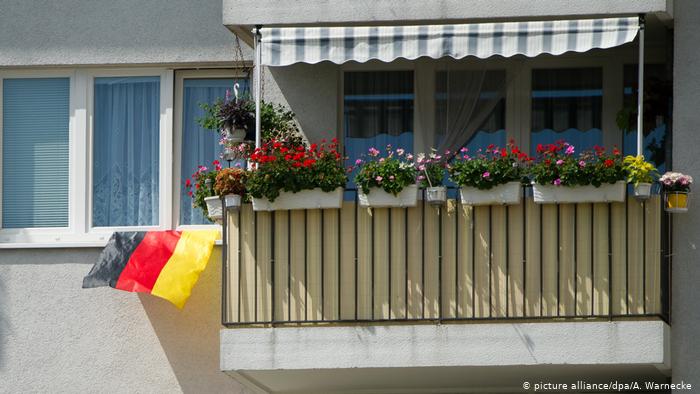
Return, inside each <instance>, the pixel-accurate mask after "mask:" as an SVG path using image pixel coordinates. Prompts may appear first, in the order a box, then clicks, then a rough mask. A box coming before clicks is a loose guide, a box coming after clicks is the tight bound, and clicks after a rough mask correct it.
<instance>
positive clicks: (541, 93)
mask: <svg viewBox="0 0 700 394" xmlns="http://www.w3.org/2000/svg"><path fill="white" fill-rule="evenodd" d="M602 112H603V72H602V69H600V68H572V69H542V70H533V71H532V133H531V135H530V151H531V153H533V154H534V153H535V149H536V147H537V144H549V143H553V142H556V141H558V140H565V141H567V142H569V143H570V144H572V145H574V146H575V147H576V149H577V150H578V151H581V150H586V149H591V148H592V147H593V146H594V145H603V132H602V130H601V124H602V121H601V118H602Z"/></svg>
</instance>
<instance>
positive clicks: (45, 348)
mask: <svg viewBox="0 0 700 394" xmlns="http://www.w3.org/2000/svg"><path fill="white" fill-rule="evenodd" d="M98 253H99V250H97V249H72V250H51V249H46V250H23V251H10V250H5V251H0V393H19V392H52V393H55V392H73V393H77V392H122V393H127V392H128V393H137V392H142V393H175V392H185V393H224V392H226V393H241V392H243V391H242V388H241V386H239V385H238V384H237V383H236V382H235V381H234V380H233V379H231V378H230V377H229V376H227V375H225V374H224V373H222V372H219V329H220V318H221V309H220V298H221V293H220V288H221V287H220V286H221V285H220V258H219V256H220V252H219V251H218V250H215V254H214V257H213V258H212V261H211V262H210V264H209V266H208V267H207V269H206V270H205V271H204V273H203V274H202V277H201V279H200V281H199V282H198V283H197V285H196V286H195V288H194V291H193V294H192V297H191V298H190V300H189V301H188V303H187V305H186V306H185V308H184V309H183V310H182V311H179V310H178V309H177V308H175V307H173V306H172V305H170V304H169V303H168V302H167V301H164V300H161V299H159V298H156V297H152V296H150V295H144V294H140V295H137V294H134V293H126V292H122V291H117V290H113V289H109V288H98V289H81V285H82V278H83V276H84V275H85V274H86V273H87V272H88V271H89V270H90V267H91V264H92V263H94V261H95V258H96V257H97V255H98Z"/></svg>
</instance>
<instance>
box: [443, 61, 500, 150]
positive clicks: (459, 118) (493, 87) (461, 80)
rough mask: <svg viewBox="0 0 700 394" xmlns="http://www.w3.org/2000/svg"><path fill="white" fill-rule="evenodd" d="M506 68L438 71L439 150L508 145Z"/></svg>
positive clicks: (476, 148)
mask: <svg viewBox="0 0 700 394" xmlns="http://www.w3.org/2000/svg"><path fill="white" fill-rule="evenodd" d="M505 84H506V78H505V71H502V70H489V71H485V70H449V71H438V72H437V73H436V74H435V142H434V146H435V147H436V148H438V150H440V151H444V150H447V149H449V150H451V151H456V150H458V149H460V148H462V147H467V148H468V149H469V151H470V152H475V151H477V150H478V149H481V148H486V147H487V146H488V145H489V144H494V145H497V146H505V144H506V131H505V87H506V86H505Z"/></svg>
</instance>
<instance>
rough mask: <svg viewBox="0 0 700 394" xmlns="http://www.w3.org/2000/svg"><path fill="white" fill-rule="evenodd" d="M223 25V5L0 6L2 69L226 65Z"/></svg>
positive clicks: (228, 40) (77, 1) (160, 0)
mask: <svg viewBox="0 0 700 394" xmlns="http://www.w3.org/2000/svg"><path fill="white" fill-rule="evenodd" d="M221 20H222V19H221V0H197V1H191V0H149V1H140V0H61V1H41V0H3V1H2V3H0V67H2V66H26V65H67V64H139V63H220V62H228V63H230V62H231V61H232V60H233V59H234V58H235V57H234V41H235V37H234V35H233V34H231V32H230V31H229V30H228V29H226V28H225V27H224V26H223V25H222V24H221ZM248 52H250V51H248ZM248 56H249V55H248Z"/></svg>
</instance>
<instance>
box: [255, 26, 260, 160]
mask: <svg viewBox="0 0 700 394" xmlns="http://www.w3.org/2000/svg"><path fill="white" fill-rule="evenodd" d="M261 28H262V25H256V26H255V64H254V70H253V74H254V75H253V77H254V78H253V79H254V82H255V86H254V88H253V89H254V94H255V147H256V148H260V146H261V145H262V132H261V130H260V128H261V127H260V125H261V124H260V96H261V94H262V93H261V91H262V73H261V71H262V64H261V63H262V47H261V45H260V39H261V37H262V35H261V34H260V29H261Z"/></svg>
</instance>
